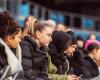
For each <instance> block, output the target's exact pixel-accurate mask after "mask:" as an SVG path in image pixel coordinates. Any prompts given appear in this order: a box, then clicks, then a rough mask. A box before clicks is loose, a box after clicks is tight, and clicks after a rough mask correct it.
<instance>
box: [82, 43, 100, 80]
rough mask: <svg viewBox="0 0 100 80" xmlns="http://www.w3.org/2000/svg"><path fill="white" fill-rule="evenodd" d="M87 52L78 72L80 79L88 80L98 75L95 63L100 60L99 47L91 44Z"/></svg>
mask: <svg viewBox="0 0 100 80" xmlns="http://www.w3.org/2000/svg"><path fill="white" fill-rule="evenodd" d="M87 50H88V55H87V56H86V57H84V61H83V62H82V63H81V66H80V70H81V74H82V78H86V79H88V80H90V79H92V78H94V77H97V76H98V75H99V70H98V66H97V64H96V62H97V61H98V60H100V45H98V44H96V43H91V44H89V45H88V46H87Z"/></svg>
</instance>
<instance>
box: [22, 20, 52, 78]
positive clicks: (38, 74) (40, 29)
mask: <svg viewBox="0 0 100 80" xmlns="http://www.w3.org/2000/svg"><path fill="white" fill-rule="evenodd" d="M51 34H52V28H51V27H50V26H49V25H48V24H45V23H43V22H41V21H39V22H37V23H36V24H35V25H34V34H33V35H26V36H24V38H23V39H22V42H21V48H22V54H23V56H22V65H23V69H24V72H25V79H26V80H49V78H48V73H47V66H48V58H47V55H46V53H47V52H48V45H49V43H50V41H51V40H52V39H51Z"/></svg>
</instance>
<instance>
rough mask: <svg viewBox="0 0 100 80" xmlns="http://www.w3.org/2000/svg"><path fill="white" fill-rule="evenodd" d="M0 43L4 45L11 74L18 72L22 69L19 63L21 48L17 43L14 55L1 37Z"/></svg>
mask: <svg viewBox="0 0 100 80" xmlns="http://www.w3.org/2000/svg"><path fill="white" fill-rule="evenodd" d="M0 43H1V44H2V45H3V46H4V47H5V54H6V55H7V61H8V65H9V66H10V68H11V73H10V74H11V75H13V74H15V73H17V72H20V71H22V70H23V68H22V65H21V58H22V56H21V48H20V46H19V44H18V47H17V49H16V56H15V55H14V53H13V52H12V50H11V49H10V47H8V46H7V45H6V43H5V42H4V41H3V39H1V38H0Z"/></svg>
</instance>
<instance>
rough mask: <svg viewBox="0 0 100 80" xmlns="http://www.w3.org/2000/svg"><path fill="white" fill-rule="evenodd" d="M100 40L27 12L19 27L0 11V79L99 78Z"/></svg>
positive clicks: (9, 16) (13, 20) (72, 79)
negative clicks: (77, 34) (83, 36)
mask: <svg viewBox="0 0 100 80" xmlns="http://www.w3.org/2000/svg"><path fill="white" fill-rule="evenodd" d="M99 76H100V42H99V41H98V40H96V36H95V34H93V33H92V34H91V35H90V37H89V38H88V39H87V40H86V41H84V39H83V38H82V37H81V36H76V35H75V34H74V32H73V31H72V30H71V29H70V28H68V27H66V26H65V25H64V24H56V23H55V22H54V21H53V20H50V19H48V20H38V19H36V18H35V17H34V16H32V15H29V16H27V17H26V19H25V21H24V26H23V28H21V27H20V26H19V25H18V23H17V22H16V21H15V19H14V17H13V16H11V15H10V13H9V12H8V11H3V12H0V80H92V79H94V80H99V79H100V78H99V79H95V78H96V77H99Z"/></svg>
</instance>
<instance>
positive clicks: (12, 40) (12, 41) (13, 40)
mask: <svg viewBox="0 0 100 80" xmlns="http://www.w3.org/2000/svg"><path fill="white" fill-rule="evenodd" d="M6 39H7V40H6V42H7V43H8V46H9V47H10V48H17V46H18V43H19V42H20V41H21V31H19V33H18V34H16V35H9V36H8V37H7V38H6Z"/></svg>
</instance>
